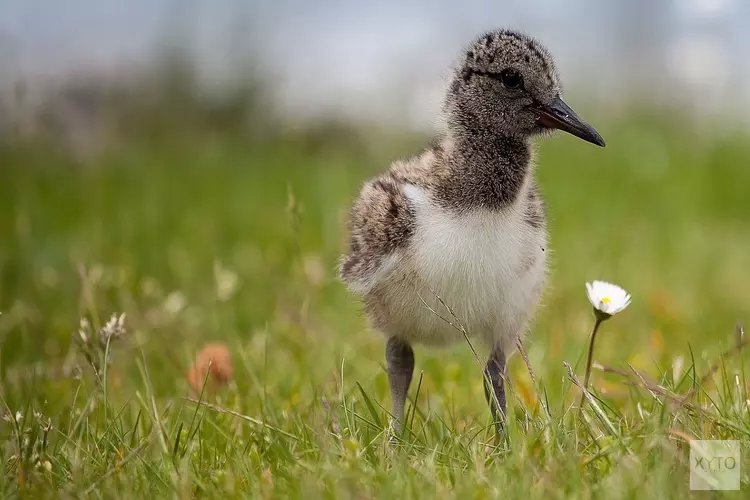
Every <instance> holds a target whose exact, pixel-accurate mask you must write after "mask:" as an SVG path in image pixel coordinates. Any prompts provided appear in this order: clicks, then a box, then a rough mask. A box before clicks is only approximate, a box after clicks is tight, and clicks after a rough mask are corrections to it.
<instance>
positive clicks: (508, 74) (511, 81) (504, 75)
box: [500, 69, 523, 90]
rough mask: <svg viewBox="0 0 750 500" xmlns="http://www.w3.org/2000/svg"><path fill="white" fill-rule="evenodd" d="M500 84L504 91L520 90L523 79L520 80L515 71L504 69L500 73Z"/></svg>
mask: <svg viewBox="0 0 750 500" xmlns="http://www.w3.org/2000/svg"><path fill="white" fill-rule="evenodd" d="M500 82H501V83H502V84H503V86H504V87H505V88H506V89H511V90H515V89H520V88H521V86H522V85H523V78H521V75H519V74H518V72H517V71H514V70H512V69H506V70H503V71H502V72H501V73H500Z"/></svg>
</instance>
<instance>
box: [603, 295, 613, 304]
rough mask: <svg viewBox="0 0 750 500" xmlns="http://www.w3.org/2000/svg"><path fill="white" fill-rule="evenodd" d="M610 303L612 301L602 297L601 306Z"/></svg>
mask: <svg viewBox="0 0 750 500" xmlns="http://www.w3.org/2000/svg"><path fill="white" fill-rule="evenodd" d="M610 302H612V301H611V300H610V299H609V297H602V304H609V303H610Z"/></svg>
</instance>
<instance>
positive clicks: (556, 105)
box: [536, 97, 604, 147]
mask: <svg viewBox="0 0 750 500" xmlns="http://www.w3.org/2000/svg"><path fill="white" fill-rule="evenodd" d="M536 110H537V111H538V112H539V118H537V120H536V122H537V123H538V124H539V125H541V126H543V127H547V128H556V129H560V130H564V131H565V132H568V133H569V134H573V135H574V136H576V137H578V138H580V139H583V140H584V141H586V142H590V143H592V144H596V145H597V146H601V147H604V139H602V136H600V135H599V132H597V131H596V130H595V129H594V127H592V126H591V125H589V124H588V123H586V122H585V121H583V120H581V117H580V116H578V115H577V114H576V112H575V111H573V110H572V109H570V106H568V105H567V104H565V103H564V102H563V100H562V99H560V98H559V97H555V100H554V101H552V104H550V105H549V106H544V105H540V106H537V107H536Z"/></svg>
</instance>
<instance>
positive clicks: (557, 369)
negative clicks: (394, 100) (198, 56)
mask: <svg viewBox="0 0 750 500" xmlns="http://www.w3.org/2000/svg"><path fill="white" fill-rule="evenodd" d="M601 129H602V130H601V131H602V133H603V135H604V136H605V137H606V138H607V140H608V144H609V145H608V147H607V148H606V149H604V150H600V149H597V148H593V147H590V146H588V145H585V144H583V143H581V142H579V141H576V140H574V139H572V138H570V137H556V138H554V139H551V140H548V141H545V142H544V143H543V144H542V145H541V147H540V150H539V154H538V163H539V167H538V175H539V177H540V181H541V185H542V191H543V193H544V195H545V198H546V200H547V205H548V211H549V216H550V233H551V247H552V251H553V253H552V270H551V275H550V286H549V289H548V291H547V293H546V295H545V299H544V304H543V307H542V308H541V309H540V311H539V313H538V315H537V317H536V319H535V321H534V323H533V325H531V327H530V335H529V337H528V340H527V343H526V349H527V351H528V358H529V363H530V366H531V368H532V370H533V372H534V375H535V381H532V379H531V376H530V374H529V370H528V369H527V366H526V364H525V363H524V362H523V360H522V359H521V357H520V356H514V357H513V358H512V360H511V363H510V375H511V380H512V382H513V390H512V392H511V394H510V395H509V423H508V425H507V435H506V438H505V439H504V440H503V441H502V442H500V443H494V442H493V439H492V433H491V429H492V427H491V425H490V424H491V422H490V419H489V412H488V409H487V407H486V403H485V401H484V396H483V388H482V380H481V368H480V367H479V366H478V364H477V363H476V361H475V360H474V358H473V355H472V353H471V351H470V349H469V348H468V346H467V345H465V344H462V345H456V346H455V347H453V348H450V349H447V350H431V349H426V348H421V347H419V348H417V349H416V359H417V373H416V374H415V379H414V383H413V385H412V388H411V391H410V398H411V399H410V402H409V417H408V421H409V424H408V426H407V430H406V431H404V433H403V434H402V435H401V436H400V438H399V439H398V440H397V442H396V444H395V445H394V446H392V447H389V446H388V444H387V442H388V435H387V432H386V429H387V424H388V411H387V409H388V408H389V406H390V405H389V404H388V401H389V395H388V388H387V380H386V375H385V373H384V370H383V364H384V360H383V349H384V342H383V338H382V337H381V336H380V335H379V334H377V333H374V332H371V331H369V330H368V328H367V325H366V323H365V321H364V319H363V317H362V315H361V313H360V310H359V307H358V305H357V303H356V301H355V300H354V299H353V298H352V297H350V296H349V295H348V294H347V293H346V291H345V290H344V289H343V287H342V286H341V285H340V284H339V283H338V282H337V281H336V279H335V266H336V261H337V258H338V255H339V253H340V252H341V250H342V248H343V240H344V232H343V230H342V222H343V220H344V216H345V213H346V208H347V204H348V203H349V202H350V200H351V199H352V198H353V196H355V194H356V191H357V189H358V186H359V185H360V183H361V182H362V180H363V179H365V178H366V177H367V176H369V175H371V174H372V173H374V172H376V171H378V170H381V169H383V168H385V166H386V165H387V162H388V161H389V160H391V159H393V158H394V157H395V156H396V155H399V154H405V153H407V152H409V151H410V150H412V148H413V147H416V146H418V145H419V141H412V140H411V139H409V140H402V141H399V142H395V141H389V142H383V141H381V142H378V143H377V144H376V145H377V146H378V147H376V148H373V147H370V145H369V144H367V143H362V142H357V141H353V140H351V139H343V138H337V137H336V136H333V137H322V138H321V137H318V138H317V139H311V138H309V137H304V136H294V137H291V136H290V137H282V138H279V139H273V140H269V141H266V142H256V141H248V140H246V139H245V138H242V137H238V136H237V135H234V134H231V133H222V134H216V135H210V136H200V135H196V136H190V137H183V136H177V137H158V138H149V137H141V138H139V139H137V140H134V141H132V142H131V143H129V144H128V146H127V147H126V148H120V149H119V150H114V149H113V150H111V151H108V152H106V153H104V154H103V156H101V157H100V158H98V159H97V160H96V161H95V163H96V164H95V165H93V166H91V165H88V166H85V165H84V166H82V165H78V164H76V162H74V161H73V160H72V159H71V158H70V157H69V156H68V155H66V154H64V153H62V152H60V151H59V150H56V149H54V148H50V147H47V146H45V145H44V144H39V143H20V142H19V143H12V144H5V145H3V146H2V147H0V163H1V164H2V168H0V234H1V235H2V244H1V245H0V311H2V312H3V314H2V316H0V394H1V395H2V403H3V404H4V405H5V406H6V410H4V413H5V414H6V416H7V417H8V421H5V420H3V421H0V436H2V443H3V445H2V460H3V466H4V471H3V480H2V482H0V493H2V495H3V497H31V496H34V497H37V496H39V497H57V498H68V497H70V498H73V497H75V498H79V497H94V498H98V497H102V498H104V497H137V498H150V497H164V496H175V497H199V498H219V497H227V496H232V497H234V496H244V497H261V498H266V497H268V498H270V497H281V498H285V497H305V498H334V497H335V498H370V497H380V498H434V497H461V498H485V497H506V498H515V497H521V496H523V497H529V498H564V497H565V498H567V497H579V498H589V497H603V498H632V497H636V496H637V497H639V498H640V497H644V498H678V497H679V498H681V497H684V496H686V495H689V494H690V491H689V490H688V486H689V481H688V445H687V442H686V441H687V440H688V439H690V438H703V439H738V440H740V441H741V443H742V445H743V446H744V449H745V450H747V449H748V445H750V416H749V414H748V403H747V401H748V395H747V384H746V379H745V371H744V366H745V362H746V361H747V357H748V356H747V353H746V352H744V351H743V350H741V349H739V348H735V345H736V342H737V340H736V338H735V324H736V323H737V321H743V320H744V321H747V320H748V317H747V314H748V311H750V279H748V278H749V277H750V276H749V275H748V269H750V253H749V252H748V251H747V249H748V248H750V227H749V226H748V225H747V220H746V219H747V214H748V213H750V200H749V199H748V197H747V189H746V187H747V186H748V185H750V169H748V168H747V165H748V163H749V162H750V146H748V144H750V143H749V142H748V137H747V136H746V135H743V133H739V132H738V133H727V132H724V133H722V134H720V135H719V134H709V133H707V132H705V131H703V130H693V129H692V128H690V126H689V125H687V124H685V123H682V124H679V125H675V124H674V123H671V124H667V123H665V122H662V121H660V120H656V119H653V118H649V117H648V116H645V117H639V118H623V119H622V120H620V121H617V122H612V123H609V124H606V123H605V124H603V125H602V127H601ZM591 279H606V280H611V281H613V282H616V283H619V284H621V285H622V286H624V287H625V288H626V289H628V291H630V292H631V293H632V295H633V304H632V305H631V306H630V308H629V309H627V310H626V311H624V312H623V313H622V314H620V315H618V316H617V317H615V318H613V319H611V320H610V321H607V322H606V323H604V325H603V326H602V328H601V330H600V332H599V336H598V339H597V351H596V356H595V360H596V362H597V363H598V364H600V365H603V366H605V367H609V369H608V371H606V372H605V371H602V370H601V369H600V370H596V369H595V370H594V372H593V374H592V391H593V397H592V398H590V399H589V404H587V405H586V406H585V407H584V409H583V410H582V411H581V412H578V411H577V410H576V409H575V404H576V402H577V400H578V397H580V391H579V390H578V389H577V388H576V386H575V384H574V382H573V380H572V377H571V376H570V375H571V374H570V373H569V371H568V369H567V368H566V366H565V365H564V362H567V363H569V364H570V365H571V367H572V370H573V371H574V373H575V374H577V376H578V377H582V373H583V364H584V361H585V359H584V357H585V353H586V348H587V335H588V332H590V329H591V325H592V321H593V316H592V314H591V310H590V306H589V305H588V302H587V300H586V296H585V291H584V282H585V281H586V280H591ZM121 312H124V313H126V320H125V329H126V334H125V335H124V336H122V337H121V338H116V339H115V338H112V339H110V340H109V341H106V340H105V342H104V344H103V347H102V349H101V351H105V350H106V351H108V354H109V356H111V363H110V364H106V363H100V365H101V368H100V369H99V370H94V369H93V368H92V365H91V364H90V363H87V362H86V357H85V355H84V353H83V352H82V350H81V349H80V348H79V347H77V344H75V343H73V342H72V338H73V336H74V335H77V332H78V329H79V323H80V319H81V318H86V319H87V320H88V321H89V322H90V323H91V325H92V329H91V332H93V333H91V334H92V335H95V334H96V333H95V332H96V330H97V329H98V328H100V327H101V326H103V325H104V323H105V322H106V321H107V320H108V319H109V317H110V315H112V314H113V313H121ZM209 341H221V342H224V343H226V344H227V346H228V347H229V348H230V350H231V353H232V358H233V362H234V377H233V379H232V381H231V382H230V383H229V384H228V385H227V386H225V387H222V388H218V389H215V388H213V389H212V388H208V389H207V390H206V391H203V393H202V394H201V395H199V396H196V395H192V393H191V391H190V388H189V386H188V383H187V381H186V378H185V373H186V371H187V370H188V368H189V367H190V365H191V363H192V361H193V359H194V358H195V354H196V352H197V351H198V350H199V349H200V348H201V346H202V345H203V344H204V343H206V342H209ZM725 351H729V354H728V355H726V356H724V357H722V356H721V354H722V353H723V352H725ZM97 355H101V356H104V353H103V352H98V354H97ZM100 361H101V359H100ZM717 363H718V364H717ZM713 366H715V367H716V368H717V370H716V371H715V372H714V373H713V374H712V375H711V376H710V377H708V378H705V379H704V375H705V374H707V373H710V370H711V368H712V367H713ZM631 367H632V369H631ZM644 385H648V386H649V387H650V388H651V390H648V389H647V388H644ZM657 386H658V387H657ZM209 389H210V390H209ZM673 395H677V396H673ZM684 395H689V398H687V399H684V400H681V399H678V398H679V397H681V396H684ZM186 398H197V399H198V400H200V401H201V403H200V404H197V403H195V402H194V401H191V400H189V399H186ZM16 412H20V413H21V414H22V415H23V418H22V419H21V420H19V421H16V420H15V418H14V417H11V416H14V415H15V414H16ZM34 412H38V413H39V414H40V415H39V416H38V417H35V416H34ZM48 419H49V422H48ZM748 474H749V472H748V470H747V469H745V471H743V482H744V483H745V484H744V487H745V488H747V487H748V486H747V483H748V481H749V480H750V478H748Z"/></svg>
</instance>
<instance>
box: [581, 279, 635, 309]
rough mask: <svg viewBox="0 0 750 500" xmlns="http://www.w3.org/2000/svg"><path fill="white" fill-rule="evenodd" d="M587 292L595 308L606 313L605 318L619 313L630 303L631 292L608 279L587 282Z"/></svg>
mask: <svg viewBox="0 0 750 500" xmlns="http://www.w3.org/2000/svg"><path fill="white" fill-rule="evenodd" d="M586 294H587V295H588V296H589V301H590V302H591V305H592V306H594V309H595V310H596V311H598V312H600V313H604V315H605V318H606V317H609V316H613V315H615V314H617V313H618V312H620V311H622V310H623V309H625V308H626V307H628V306H629V305H630V294H629V293H628V292H626V291H625V290H623V289H622V288H620V287H619V286H617V285H613V284H612V283H607V282H606V281H594V282H592V283H586Z"/></svg>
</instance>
